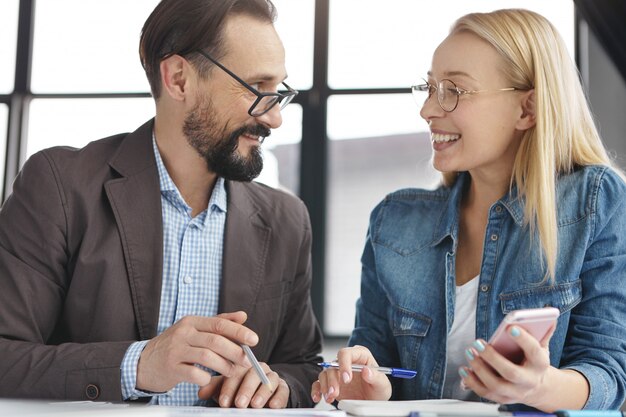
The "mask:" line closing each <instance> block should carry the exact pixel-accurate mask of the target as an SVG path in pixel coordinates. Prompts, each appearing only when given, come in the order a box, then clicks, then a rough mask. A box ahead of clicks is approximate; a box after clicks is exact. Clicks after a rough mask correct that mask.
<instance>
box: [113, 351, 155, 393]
mask: <svg viewBox="0 0 626 417" xmlns="http://www.w3.org/2000/svg"><path fill="white" fill-rule="evenodd" d="M146 344H148V341H147V340H142V341H141V342H135V343H133V344H132V345H130V346H129V347H128V349H127V350H126V354H125V355H124V358H123V359H122V364H121V365H120V371H121V372H120V373H121V378H122V398H123V399H124V401H127V400H135V399H137V398H139V397H152V396H154V395H155V393H154V392H145V391H141V390H138V389H137V388H136V387H137V364H138V363H139V357H140V356H141V352H143V349H144V348H145V347H146Z"/></svg>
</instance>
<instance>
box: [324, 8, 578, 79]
mask: <svg viewBox="0 0 626 417" xmlns="http://www.w3.org/2000/svg"><path fill="white" fill-rule="evenodd" d="M384 4H385V6H384V7H381V6H380V2H379V1H376V0H330V34H329V36H330V45H329V73H328V78H329V84H330V86H331V87H332V88H369V87H405V86H409V85H411V84H413V83H415V82H416V81H417V80H418V79H419V77H422V76H423V74H425V73H426V72H427V71H428V69H429V68H430V61H431V57H432V53H433V51H434V49H435V48H436V46H437V45H438V44H439V43H440V42H441V41H442V40H443V39H444V38H445V37H446V35H447V33H448V30H449V28H450V26H451V25H452V23H453V22H454V21H455V20H456V19H457V18H459V17H461V16H462V15H464V14H466V13H470V12H480V11H491V10H494V9H502V8H510V7H522V8H525V9H530V10H535V11H537V12H539V13H541V14H543V15H544V16H545V17H547V18H548V19H550V20H551V21H552V23H553V24H554V25H555V26H556V27H557V29H558V30H559V31H560V33H561V35H562V36H563V37H564V38H565V40H566V42H567V43H568V46H569V50H570V55H571V56H572V58H573V57H574V2H572V1H571V0H552V1H545V0H482V1H480V2H475V1H471V2H468V1H466V0H441V1H438V2H428V3H425V2H422V1H415V0H388V1H386V2H385V3H384Z"/></svg>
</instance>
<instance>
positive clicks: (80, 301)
mask: <svg viewBox="0 0 626 417" xmlns="http://www.w3.org/2000/svg"><path fill="white" fill-rule="evenodd" d="M273 20H274V8H273V5H272V4H271V2H270V1H269V0H163V1H162V2H161V3H160V4H159V5H158V6H157V7H156V9H155V10H154V11H153V12H152V14H151V15H150V17H149V18H148V20H147V21H146V23H145V25H144V28H143V31H142V36H141V44H140V53H141V59H142V64H143V66H144V68H145V70H146V74H147V76H148V80H149V82H150V86H151V90H152V94H153V96H154V98H155V101H156V117H155V119H154V120H152V121H149V122H148V123H146V124H145V125H143V126H141V127H140V128H139V129H137V130H136V131H135V132H133V133H131V134H122V135H117V136H113V137H110V138H106V139H103V140H99V141H96V142H92V143H91V144H89V145H87V146H86V147H85V148H83V149H81V150H75V149H69V148H52V149H48V150H44V151H42V152H40V153H38V154H36V155H34V156H33V157H31V158H30V159H29V161H28V162H27V163H26V164H25V165H24V167H23V170H22V172H21V173H20V174H19V176H18V177H17V179H16V180H15V184H14V188H13V194H12V196H11V197H10V198H9V199H8V200H7V202H6V204H5V205H4V207H3V209H2V211H1V212H0V288H2V290H1V291H0V358H2V359H1V360H0V395H1V396H7V397H36V398H56V399H77V400H78V399H90V400H99V401H104V400H107V401H121V400H135V399H139V400H144V401H147V400H149V401H151V402H152V403H158V404H175V405H190V404H205V403H206V402H207V401H206V400H209V399H216V400H217V401H218V402H219V405H220V406H223V407H230V406H236V407H273V408H280V407H285V406H292V407H298V406H308V405H310V404H311V402H310V398H309V395H308V393H309V391H310V386H311V383H312V382H313V381H314V380H315V379H316V378H317V376H316V375H317V373H318V371H319V368H318V367H317V366H316V362H317V361H319V359H320V358H319V357H318V352H319V351H320V348H321V336H320V332H319V328H318V326H317V322H316V320H315V318H314V315H313V312H312V308H311V303H310V297H309V289H310V281H311V264H310V246H311V231H310V225H309V219H308V214H307V211H306V209H305V207H304V205H303V204H302V202H301V201H299V200H298V199H296V198H294V197H292V196H289V195H287V194H285V193H282V192H279V191H276V190H274V189H270V188H268V187H265V186H262V185H259V184H255V183H250V182H249V181H251V180H252V179H253V178H255V177H256V176H257V175H258V174H259V172H260V170H261V168H262V159H261V156H260V149H259V146H260V143H261V142H262V140H263V139H264V138H265V137H267V136H268V135H269V134H270V129H274V128H277V127H279V126H280V124H281V123H282V119H281V114H280V110H281V107H283V106H284V105H286V104H287V103H288V102H289V101H290V100H291V99H292V98H293V96H294V95H295V94H296V92H295V91H294V90H292V89H290V88H289V87H288V86H287V85H286V84H285V83H284V80H285V78H286V76H287V74H286V71H285V66H284V49H283V46H282V43H281V41H280V39H279V38H278V35H277V34H276V31H275V30H274V27H273V23H272V22H273ZM279 88H280V89H281V90H283V89H286V90H287V91H288V92H287V93H276V91H277V89H279ZM218 313H221V314H218ZM241 344H247V345H250V346H254V351H255V353H256V355H257V357H258V358H259V360H260V361H261V362H262V363H261V366H262V368H263V370H264V372H265V373H266V374H267V376H268V378H269V380H270V382H271V384H270V385H271V387H270V386H267V385H263V384H261V382H260V378H259V377H258V376H257V374H256V373H255V372H254V369H252V368H251V364H250V362H249V361H248V359H246V356H245V355H244V353H243V350H242V348H241V346H240V345H241ZM216 374H219V376H216ZM198 387H202V388H201V390H200V391H199V395H200V397H201V398H199V397H198Z"/></svg>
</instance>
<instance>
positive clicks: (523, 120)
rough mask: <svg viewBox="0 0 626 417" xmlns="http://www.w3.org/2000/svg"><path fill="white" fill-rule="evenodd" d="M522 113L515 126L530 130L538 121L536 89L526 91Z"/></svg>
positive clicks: (522, 103)
mask: <svg viewBox="0 0 626 417" xmlns="http://www.w3.org/2000/svg"><path fill="white" fill-rule="evenodd" d="M521 105H522V114H521V115H520V117H519V119H518V120H517V123H516V124H515V128H516V129H518V130H528V129H530V128H531V127H534V126H535V124H536V123H537V117H536V109H537V106H536V105H535V90H534V89H533V90H530V91H526V92H525V93H524V95H523V96H522V102H521Z"/></svg>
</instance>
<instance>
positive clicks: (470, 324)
mask: <svg viewBox="0 0 626 417" xmlns="http://www.w3.org/2000/svg"><path fill="white" fill-rule="evenodd" d="M477 298H478V276H475V277H474V278H472V279H471V280H470V281H468V282H466V283H465V284H463V285H461V286H460V287H459V286H457V287H456V298H455V301H454V321H453V323H452V328H451V329H450V333H449V334H448V349H447V353H446V356H447V366H446V379H445V382H444V386H443V398H455V399H459V400H478V396H477V395H476V394H475V393H474V392H473V391H470V390H467V391H466V390H463V388H461V376H460V375H459V368H460V367H462V366H467V365H468V361H467V356H465V351H466V350H467V349H469V348H470V346H472V343H474V340H476V300H477Z"/></svg>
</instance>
